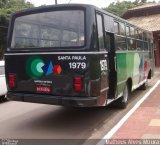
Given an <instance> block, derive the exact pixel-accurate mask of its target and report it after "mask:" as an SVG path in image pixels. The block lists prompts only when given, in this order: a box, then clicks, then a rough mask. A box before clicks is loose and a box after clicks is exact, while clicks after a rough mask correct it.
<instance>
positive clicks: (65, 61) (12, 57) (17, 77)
mask: <svg viewBox="0 0 160 145" xmlns="http://www.w3.org/2000/svg"><path fill="white" fill-rule="evenodd" d="M62 8H63V7H58V6H57V7H49V8H48V9H47V8H44V9H43V8H40V9H35V10H30V11H25V12H22V13H17V14H15V15H14V16H13V17H12V20H11V24H10V31H9V40H8V48H7V50H6V54H5V61H6V80H7V86H8V94H7V97H8V98H9V99H10V100H17V101H24V102H34V103H45V104H54V105H67V106H68V105H69V106H82V107H83V106H84V107H85V106H97V96H98V95H99V90H98V89H97V88H98V87H96V88H95V87H94V85H96V86H99V81H96V80H98V79H99V72H98V71H99V67H100V66H99V63H97V62H99V61H98V59H99V58H98V56H96V55H94V57H93V53H92V52H91V51H90V50H89V48H88V50H87V45H88V44H89V43H88V42H87V41H86V40H87V39H86V38H87V37H91V35H93V34H90V36H89V35H88V34H89V33H88V32H86V21H87V19H86V15H87V12H86V9H85V8H82V7H69V6H66V7H65V9H62ZM87 43H88V44H87ZM88 46H89V45H88ZM93 58H94V59H93ZM93 64H94V67H95V68H96V67H97V71H96V69H95V70H94V72H92V67H93ZM96 65H97V66H96ZM94 80H95V81H94ZM91 82H94V83H91Z"/></svg>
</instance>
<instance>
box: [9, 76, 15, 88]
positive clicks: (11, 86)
mask: <svg viewBox="0 0 160 145" xmlns="http://www.w3.org/2000/svg"><path fill="white" fill-rule="evenodd" d="M8 85H9V87H10V88H12V89H13V88H15V87H16V75H15V74H9V83H8Z"/></svg>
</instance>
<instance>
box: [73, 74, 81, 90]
mask: <svg viewBox="0 0 160 145" xmlns="http://www.w3.org/2000/svg"><path fill="white" fill-rule="evenodd" d="M74 91H75V92H81V91H82V78H81V77H75V78H74Z"/></svg>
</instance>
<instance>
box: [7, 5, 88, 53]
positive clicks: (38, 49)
mask: <svg viewBox="0 0 160 145" xmlns="http://www.w3.org/2000/svg"><path fill="white" fill-rule="evenodd" d="M74 10H79V11H83V13H84V45H83V46H69V47H34V48H27V47H26V48H25V49H24V48H22V49H20V48H18V49H17V48H11V44H12V37H13V32H14V24H15V20H16V18H18V17H22V16H26V15H32V14H38V13H47V12H54V11H74ZM7 37H8V39H7V40H8V41H7V49H6V51H7V52H28V51H29V52H44V51H47V52H53V51H54V52H58V51H65V52H67V51H80V50H81V51H82V50H86V46H87V10H86V8H85V7H80V6H73V7H55V8H54V10H53V8H52V7H50V8H48V9H47V8H46V9H38V8H32V9H30V10H26V11H25V10H24V11H22V12H19V13H15V14H13V15H12V18H11V20H10V26H9V30H8V36H7Z"/></svg>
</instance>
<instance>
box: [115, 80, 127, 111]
mask: <svg viewBox="0 0 160 145" xmlns="http://www.w3.org/2000/svg"><path fill="white" fill-rule="evenodd" d="M128 98H129V87H128V84H127V83H126V84H125V86H124V90H123V96H122V97H121V98H119V99H118V100H117V101H116V104H117V107H118V108H121V109H124V108H126V107H127V105H128Z"/></svg>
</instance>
